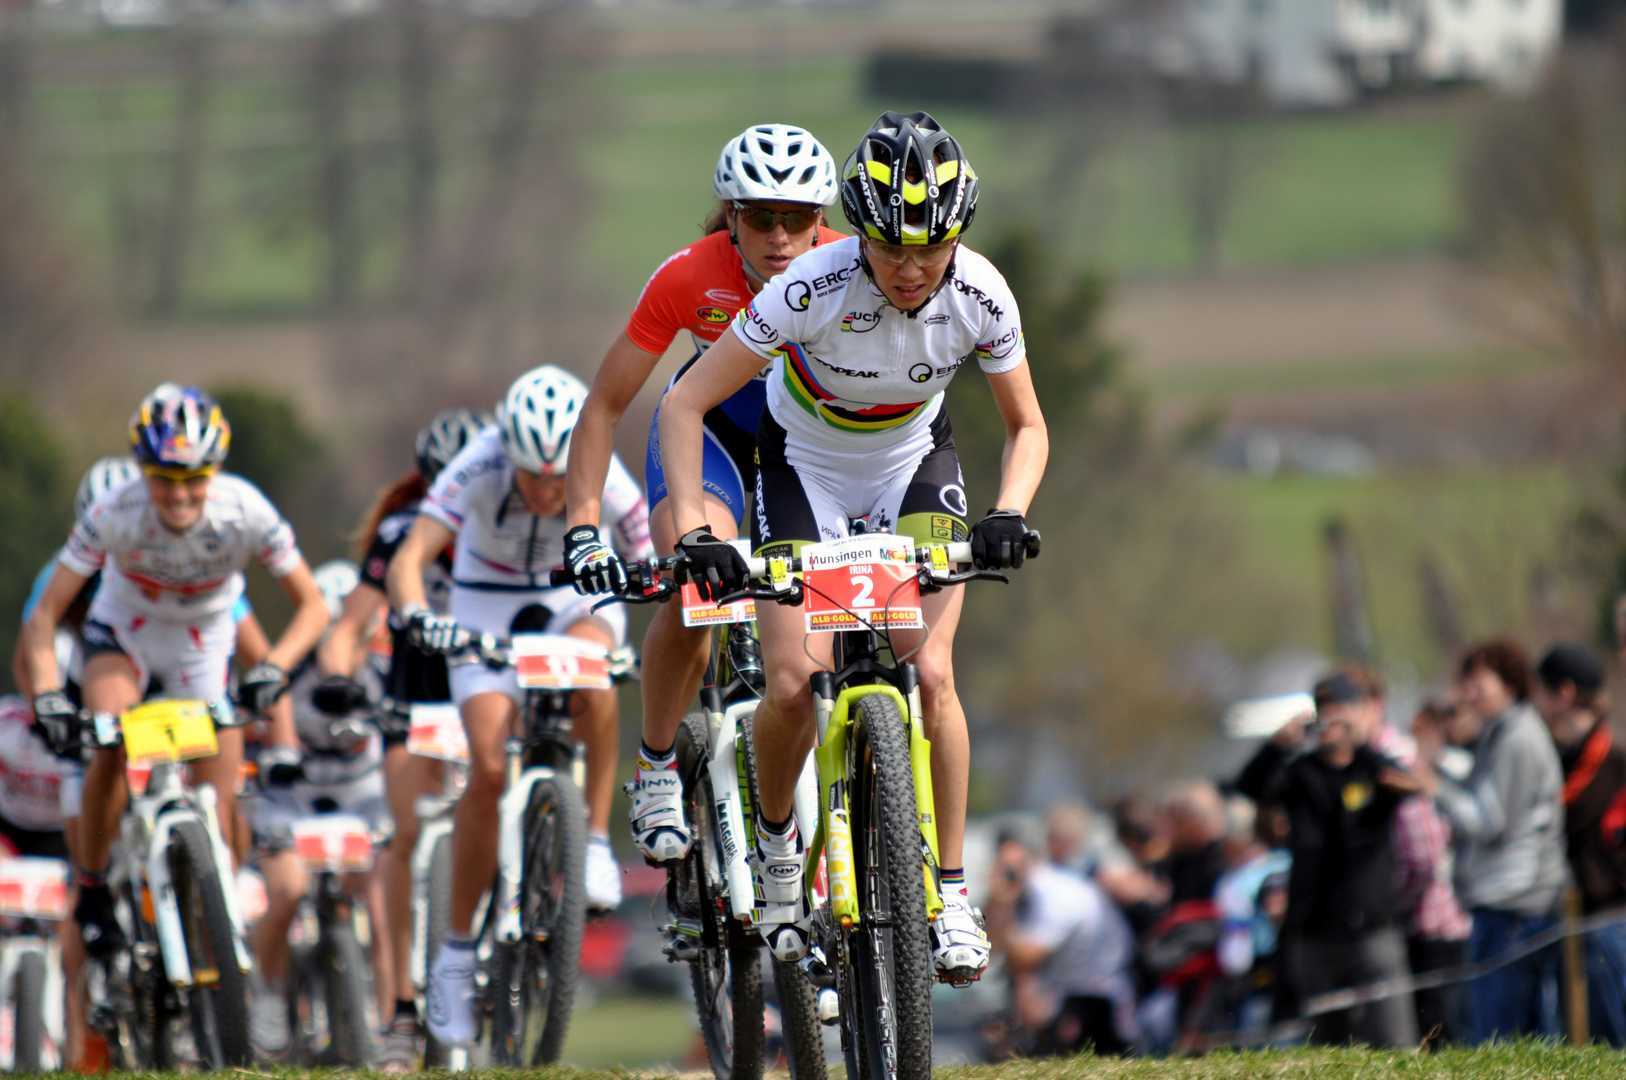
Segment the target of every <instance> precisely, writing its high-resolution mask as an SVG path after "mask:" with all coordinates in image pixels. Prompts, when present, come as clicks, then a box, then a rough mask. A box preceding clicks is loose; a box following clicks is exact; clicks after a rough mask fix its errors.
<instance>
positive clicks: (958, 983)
mask: <svg viewBox="0 0 1626 1080" xmlns="http://www.w3.org/2000/svg"><path fill="white" fill-rule="evenodd" d="M964 970H965V969H964V968H956V969H955V970H953V971H939V972H938V973H937V981H938V982H941V983H947V984H948V985H950V986H952V987H955V988H956V989H959V988H962V987H967V986H970V985H971V984H972V983H974V982H977V981H978V980H979V979H981V978H982V972H980V971H973V972H971V973H970V974H968V975H967V974H960V972H962V971H964Z"/></svg>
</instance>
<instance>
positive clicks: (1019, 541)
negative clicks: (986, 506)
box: [971, 510, 1028, 570]
mask: <svg viewBox="0 0 1626 1080" xmlns="http://www.w3.org/2000/svg"><path fill="white" fill-rule="evenodd" d="M1027 535H1028V523H1027V522H1026V521H1024V520H1022V515H1021V513H1020V512H1019V511H1016V510H990V511H988V516H987V517H985V518H983V519H982V520H981V521H979V522H977V523H976V524H975V525H973V526H971V563H972V565H973V566H975V567H976V568H977V569H978V570H1004V569H1006V568H1007V567H1009V568H1011V569H1016V568H1019V567H1020V566H1021V565H1022V557H1023V556H1024V555H1026V554H1027Z"/></svg>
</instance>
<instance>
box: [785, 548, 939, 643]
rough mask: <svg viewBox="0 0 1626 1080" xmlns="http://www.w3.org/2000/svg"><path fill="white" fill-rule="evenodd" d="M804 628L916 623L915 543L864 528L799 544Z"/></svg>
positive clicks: (889, 627) (907, 626)
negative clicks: (857, 533) (855, 533)
mask: <svg viewBox="0 0 1626 1080" xmlns="http://www.w3.org/2000/svg"><path fill="white" fill-rule="evenodd" d="M802 585H803V588H804V589H805V594H804V597H803V600H802V607H803V610H804V611H805V612H806V614H807V629H808V630H809V631H810V632H812V631H823V630H862V629H864V628H866V627H868V628H871V629H875V630H908V629H920V628H921V627H924V626H925V625H926V624H925V623H924V622H923V621H922V620H921V617H920V581H919V579H918V578H916V577H915V543H914V541H913V540H910V539H909V538H908V537H907V536H891V535H888V534H886V533H866V534H864V535H862V536H849V537H846V538H845V539H842V540H828V541H825V542H824V543H819V544H809V545H807V546H806V547H804V548H803V549H802Z"/></svg>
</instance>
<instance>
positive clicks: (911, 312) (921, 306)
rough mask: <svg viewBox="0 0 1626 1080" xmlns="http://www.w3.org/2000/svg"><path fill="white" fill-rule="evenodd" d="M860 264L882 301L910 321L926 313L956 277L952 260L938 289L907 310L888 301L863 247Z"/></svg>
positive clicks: (859, 253) (938, 284) (861, 248)
mask: <svg viewBox="0 0 1626 1080" xmlns="http://www.w3.org/2000/svg"><path fill="white" fill-rule="evenodd" d="M956 255H958V252H956ZM858 264H859V265H860V266H862V267H863V268H864V276H865V277H867V278H869V283H870V284H871V285H874V286H875V291H876V292H879V293H880V294H881V299H882V300H884V301H885V302H886V303H888V304H891V306H892V307H893V308H894V309H896V310H898V311H902V312H903V314H904V316H905V317H906V318H910V319H913V318H917V317H918V316H919V315H920V313H921V312H922V311H925V310H926V308H927V307H928V306H930V304H931V302H932V301H933V300H934V299H936V298H937V294H938V293H940V292H942V291H943V286H945V285H947V284H948V283H949V279H950V278H952V277H953V276H954V260H953V259H950V260H949V264H948V269H947V270H944V271H943V280H942V281H939V282H938V283H937V288H935V289H933V290H932V291H931V292H930V293H928V294H927V295H926V299H924V300H922V301H921V302H920V303H918V304H916V305H915V306H914V307H912V308H909V309H907V310H905V309H903V308H900V307H898V305H896V304H893V303H892V301H891V300H888V299H887V297H886V290H885V289H883V288H881V286H880V285H879V284H877V283H876V281H875V271H874V270H872V269H870V265H869V252H867V251H865V250H864V249H863V247H859V249H858Z"/></svg>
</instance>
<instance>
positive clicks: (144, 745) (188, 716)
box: [119, 701, 220, 765]
mask: <svg viewBox="0 0 1626 1080" xmlns="http://www.w3.org/2000/svg"><path fill="white" fill-rule="evenodd" d="M119 727H120V729H121V730H122V731H123V733H124V756H125V758H126V760H128V761H129V762H130V764H132V765H151V764H154V763H155V762H159V761H190V760H192V759H193V758H200V757H210V756H211V755H213V754H215V753H217V752H218V751H219V749H220V747H219V745H218V744H217V743H216V742H215V720H214V717H213V716H211V715H210V714H209V706H208V703H207V702H202V701H149V702H147V703H146V704H145V705H137V706H136V707H135V708H133V709H131V710H130V711H129V712H127V713H125V714H123V715H122V716H120V717H119Z"/></svg>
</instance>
